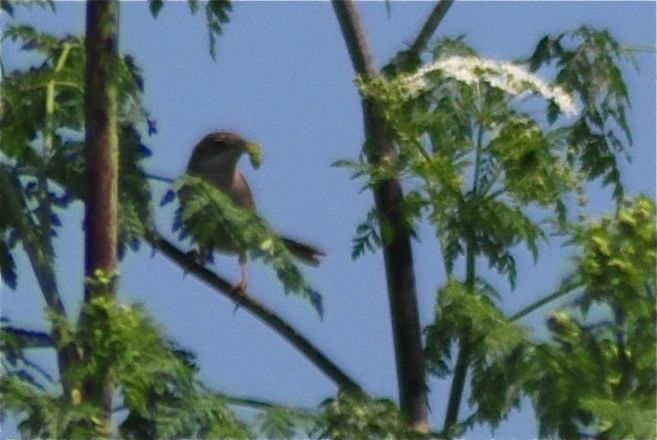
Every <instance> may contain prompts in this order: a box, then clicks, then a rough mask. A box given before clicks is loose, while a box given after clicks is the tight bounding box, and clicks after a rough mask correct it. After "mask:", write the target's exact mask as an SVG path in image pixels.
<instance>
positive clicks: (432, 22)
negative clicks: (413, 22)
mask: <svg viewBox="0 0 657 440" xmlns="http://www.w3.org/2000/svg"><path fill="white" fill-rule="evenodd" d="M453 3H454V0H439V1H438V2H437V3H436V5H435V6H434V8H433V10H432V11H431V14H429V17H427V21H426V22H425V23H424V26H422V29H420V32H419V33H418V35H417V37H416V38H415V41H413V44H411V47H410V49H409V50H410V51H411V52H414V53H419V52H420V51H421V50H423V49H424V48H425V47H426V46H427V43H428V42H429V39H430V38H431V36H432V35H433V34H434V33H435V32H436V28H438V26H439V25H440V23H441V22H442V21H443V18H444V17H445V15H446V14H447V11H449V8H450V7H451V6H452V4H453Z"/></svg>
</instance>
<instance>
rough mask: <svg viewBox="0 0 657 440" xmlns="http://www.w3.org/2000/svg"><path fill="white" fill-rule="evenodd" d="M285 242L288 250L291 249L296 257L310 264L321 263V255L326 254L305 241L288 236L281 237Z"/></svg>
mask: <svg viewBox="0 0 657 440" xmlns="http://www.w3.org/2000/svg"><path fill="white" fill-rule="evenodd" d="M281 240H283V244H285V247H286V248H287V250H289V251H290V252H291V253H292V255H293V256H294V257H296V258H297V259H299V261H301V262H302V263H306V264H308V265H310V266H317V265H319V257H323V256H324V255H326V254H325V253H324V252H323V251H322V250H320V249H317V248H316V247H314V246H310V245H308V244H305V243H301V242H299V241H296V240H293V239H291V238H288V237H281Z"/></svg>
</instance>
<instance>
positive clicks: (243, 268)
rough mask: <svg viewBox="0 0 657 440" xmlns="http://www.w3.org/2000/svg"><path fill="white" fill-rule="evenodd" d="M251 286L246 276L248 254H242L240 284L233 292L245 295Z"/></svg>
mask: <svg viewBox="0 0 657 440" xmlns="http://www.w3.org/2000/svg"><path fill="white" fill-rule="evenodd" d="M248 284H249V281H248V276H247V274H246V254H244V253H240V282H239V283H237V284H235V286H234V287H233V289H232V290H233V292H235V293H239V294H240V295H244V294H245V293H246V288H247V286H248Z"/></svg>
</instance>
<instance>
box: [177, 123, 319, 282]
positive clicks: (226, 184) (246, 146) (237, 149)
mask: <svg viewBox="0 0 657 440" xmlns="http://www.w3.org/2000/svg"><path fill="white" fill-rule="evenodd" d="M254 147H255V148H256V149H258V151H259V145H258V144H256V143H254V142H249V141H247V140H246V139H244V138H243V137H242V136H241V135H239V134H237V133H234V132H231V131H213V132H211V133H209V134H207V135H205V136H204V137H203V139H201V141H200V142H198V143H197V144H196V146H195V147H194V150H193V152H192V155H191V157H190V159H189V163H188V165H187V174H189V175H192V176H196V177H200V178H202V179H204V180H205V181H206V182H207V183H209V184H211V185H213V186H215V187H216V188H217V189H219V190H221V191H222V192H223V193H224V194H226V195H227V196H229V197H230V199H231V200H232V201H233V203H234V204H235V205H236V206H238V207H240V208H243V209H247V210H252V211H254V212H256V204H255V200H254V197H253V193H252V192H251V188H250V187H249V183H248V182H247V180H246V178H245V177H244V175H243V174H242V172H241V171H240V170H239V168H238V167H237V164H238V161H239V160H240V158H241V157H242V155H243V154H244V153H249V152H250V151H253V149H254ZM253 162H254V161H253V156H252V163H253ZM185 198H186V197H185V195H184V194H181V197H180V201H181V207H183V209H184V203H185ZM221 235H222V236H221V237H216V238H215V239H213V245H214V247H215V249H216V250H217V251H219V252H221V253H225V254H238V256H239V265H240V281H239V282H238V283H237V284H236V285H235V286H234V287H233V291H234V292H237V293H240V294H244V293H245V292H246V290H247V287H248V275H247V270H246V264H247V254H246V250H245V249H240V248H239V247H238V246H237V245H236V244H235V243H234V242H233V241H232V240H231V239H230V235H229V234H228V233H225V234H221ZM276 235H277V236H278V238H280V239H281V240H282V242H283V244H284V245H285V247H286V248H287V249H288V250H289V251H290V253H291V254H292V256H293V257H295V258H296V259H297V260H299V261H300V262H302V263H305V264H308V265H311V266H317V265H318V264H319V263H320V257H322V256H324V255H325V253H324V252H323V251H322V250H320V249H318V248H316V247H314V246H312V245H309V244H306V243H303V242H301V241H297V240H294V239H292V238H289V237H285V236H281V235H279V234H276ZM199 254H201V255H204V254H207V250H203V249H201V248H200V249H199Z"/></svg>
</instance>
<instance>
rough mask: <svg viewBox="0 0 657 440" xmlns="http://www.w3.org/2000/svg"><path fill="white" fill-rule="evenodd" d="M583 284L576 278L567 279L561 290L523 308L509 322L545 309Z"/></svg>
mask: <svg viewBox="0 0 657 440" xmlns="http://www.w3.org/2000/svg"><path fill="white" fill-rule="evenodd" d="M582 285H583V283H582V281H581V280H577V279H575V277H574V276H572V275H571V276H569V277H567V278H566V279H565V280H564V282H562V285H561V287H560V288H559V289H557V290H556V291H555V292H553V293H551V294H549V295H546V296H544V297H543V298H541V299H539V300H538V301H535V302H533V303H531V304H530V305H528V306H527V307H525V308H523V309H522V310H520V311H518V312H516V313H514V314H513V315H511V316H510V317H509V321H511V322H513V321H517V320H519V319H521V318H524V317H525V316H527V315H529V314H530V313H532V312H533V311H535V310H536V309H539V308H541V307H543V306H544V305H546V304H548V303H550V302H552V301H554V300H556V299H559V298H561V297H562V296H564V295H567V294H569V293H570V292H572V291H573V290H575V289H577V288H578V287H580V286H582Z"/></svg>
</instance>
